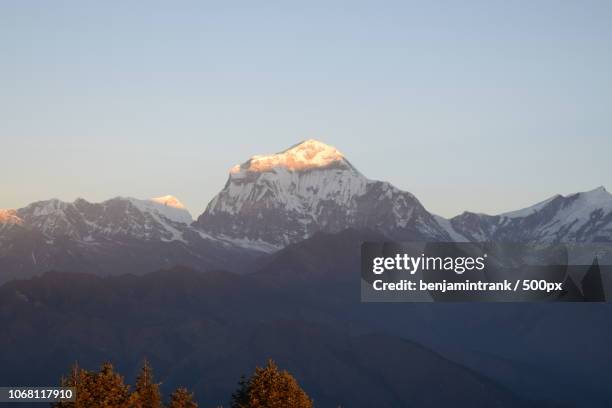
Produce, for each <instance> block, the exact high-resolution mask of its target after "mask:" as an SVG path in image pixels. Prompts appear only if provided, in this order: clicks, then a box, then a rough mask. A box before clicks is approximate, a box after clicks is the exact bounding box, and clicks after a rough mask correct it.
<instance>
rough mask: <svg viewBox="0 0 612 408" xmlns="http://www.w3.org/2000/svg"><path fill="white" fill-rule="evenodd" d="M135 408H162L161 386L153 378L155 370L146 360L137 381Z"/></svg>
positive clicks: (133, 400)
mask: <svg viewBox="0 0 612 408" xmlns="http://www.w3.org/2000/svg"><path fill="white" fill-rule="evenodd" d="M132 404H133V405H134V407H135V408H161V406H162V403H161V394H160V392H159V384H157V383H156V382H155V380H154V378H153V369H152V368H151V366H150V365H149V362H148V361H147V360H146V359H145V360H144V362H143V364H142V368H141V369H140V374H139V375H138V378H137V379H136V390H135V392H134V394H133V396H132Z"/></svg>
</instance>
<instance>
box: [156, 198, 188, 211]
mask: <svg viewBox="0 0 612 408" xmlns="http://www.w3.org/2000/svg"><path fill="white" fill-rule="evenodd" d="M151 201H153V202H156V203H159V204H163V205H165V206H166V207H172V208H178V209H180V210H186V209H187V208H186V207H185V206H184V205H183V203H181V202H180V201H179V199H178V198H176V197H175V196H173V195H165V196H161V197H155V198H152V199H151Z"/></svg>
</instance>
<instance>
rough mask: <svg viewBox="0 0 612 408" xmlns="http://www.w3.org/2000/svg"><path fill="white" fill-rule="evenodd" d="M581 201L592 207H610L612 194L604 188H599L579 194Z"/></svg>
mask: <svg viewBox="0 0 612 408" xmlns="http://www.w3.org/2000/svg"><path fill="white" fill-rule="evenodd" d="M577 195H578V196H579V199H580V200H582V201H584V202H585V204H588V205H591V206H595V207H596V206H602V207H603V206H608V205H612V194H610V193H609V192H608V190H606V189H605V187H603V186H599V187H597V188H596V189H594V190H590V191H585V192H582V193H577Z"/></svg>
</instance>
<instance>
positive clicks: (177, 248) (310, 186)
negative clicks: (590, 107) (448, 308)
mask: <svg viewBox="0 0 612 408" xmlns="http://www.w3.org/2000/svg"><path fill="white" fill-rule="evenodd" d="M349 228H352V229H356V230H368V231H376V232H378V233H380V234H381V235H382V236H384V238H385V239H389V240H397V241H411V240H412V241H418V240H421V241H425V240H427V241H473V242H481V241H510V242H539V243H559V242H583V243H591V242H612V195H611V194H610V193H608V192H607V191H606V190H605V188H603V187H599V188H597V189H595V190H592V191H587V192H582V193H576V194H572V195H569V196H561V195H557V196H554V197H551V198H549V199H547V200H545V201H542V202H541V203H538V204H535V205H533V206H531V207H527V208H524V209H521V210H518V211H513V212H508V213H504V214H500V215H486V214H478V213H473V212H464V213H462V214H460V215H458V216H456V217H453V218H450V219H446V218H443V217H440V216H438V215H435V214H432V213H430V212H429V211H427V210H426V209H425V207H424V206H423V205H422V204H421V203H420V201H419V200H418V199H417V198H416V197H415V196H414V195H413V194H411V193H409V192H406V191H402V190H400V189H398V188H396V187H394V186H393V185H391V184H390V183H387V182H384V181H376V180H371V179H368V178H367V177H365V176H364V175H362V174H361V173H360V172H359V171H358V170H357V169H356V168H355V167H354V166H353V165H352V164H351V163H350V162H349V161H348V160H347V159H346V158H345V157H344V155H343V154H342V153H341V152H339V151H338V150H337V149H336V148H334V147H332V146H329V145H326V144H324V143H322V142H319V141H316V140H312V139H310V140H306V141H304V142H301V143H299V144H297V145H295V146H292V147H290V148H289V149H287V150H284V151H282V152H280V153H277V154H272V155H266V156H253V157H251V158H250V159H249V160H247V161H246V162H244V163H242V164H240V165H237V166H235V167H233V168H232V169H231V170H230V174H229V178H228V180H227V183H226V184H225V186H224V188H223V189H222V190H221V191H220V192H219V193H218V194H217V195H216V196H215V197H214V198H213V199H212V200H211V201H210V203H209V204H208V206H207V207H206V210H205V211H204V212H203V213H202V214H201V215H200V216H199V217H197V219H196V220H195V221H194V220H193V219H192V217H191V214H190V213H189V212H188V211H187V210H186V209H185V207H184V206H183V205H182V204H181V203H180V201H179V200H178V199H176V198H175V197H172V196H164V197H159V198H154V199H150V200H138V199H134V198H126V197H116V198H112V199H110V200H107V201H104V202H101V203H91V202H88V201H86V200H84V199H82V198H79V199H77V200H75V201H74V202H72V203H68V202H63V201H60V200H57V199H52V200H47V201H39V202H35V203H32V204H30V205H28V206H26V207H24V208H20V209H11V210H0V271H1V274H2V275H1V276H0V282H3V281H7V280H10V279H13V278H18V277H29V276H33V275H37V274H40V273H42V272H44V271H47V270H52V269H58V270H74V271H85V272H91V273H96V274H101V275H109V274H122V273H127V272H129V273H136V274H139V273H146V272H149V271H151V270H154V269H158V268H161V267H171V266H173V265H177V264H181V265H187V266H192V267H195V268H198V269H204V270H207V269H215V268H221V269H230V270H234V271H237V272H243V271H245V270H246V269H248V267H249V265H251V263H252V262H254V261H255V260H256V259H257V258H260V257H261V256H262V255H264V254H267V253H273V252H275V251H278V250H279V249H281V248H283V247H286V246H287V245H289V244H292V243H296V242H300V241H302V240H305V239H307V238H309V237H312V236H313V235H315V234H316V233H318V232H326V233H337V232H340V231H343V230H345V229H349Z"/></svg>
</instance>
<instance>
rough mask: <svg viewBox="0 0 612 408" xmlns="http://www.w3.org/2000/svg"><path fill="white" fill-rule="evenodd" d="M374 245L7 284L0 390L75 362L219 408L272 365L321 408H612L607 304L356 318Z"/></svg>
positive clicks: (398, 307)
mask: <svg viewBox="0 0 612 408" xmlns="http://www.w3.org/2000/svg"><path fill="white" fill-rule="evenodd" d="M371 237H372V233H368V232H357V231H345V232H343V233H340V234H336V235H317V236H315V237H313V238H312V239H310V240H307V241H304V242H302V243H299V244H295V245H291V246H289V247H287V248H286V249H284V250H282V251H280V252H278V253H276V254H274V255H272V256H271V257H269V258H268V259H267V260H265V261H264V262H261V263H260V264H258V265H257V271H256V272H254V273H252V274H249V275H237V274H233V273H230V272H224V271H212V272H199V271H195V270H192V269H189V268H184V267H175V268H172V269H167V270H160V271H157V272H153V273H149V274H146V275H144V276H131V275H122V276H114V277H106V278H101V277H96V276H94V275H91V274H80V273H66V272H49V273H46V274H44V275H43V276H41V277H38V278H33V279H30V280H22V281H13V282H9V283H7V284H5V285H3V286H2V287H0V323H1V324H2V327H3V330H2V332H1V333H0V363H1V364H0V383H2V384H11V385H20V384H28V385H35V384H38V385H50V384H56V383H57V379H58V378H60V377H61V376H62V375H63V374H65V371H66V367H69V366H70V364H72V363H73V362H74V361H78V362H79V364H80V365H81V366H82V367H89V368H96V367H99V366H100V364H102V363H103V362H105V361H112V362H114V363H116V368H117V370H118V371H119V372H121V373H124V375H125V376H126V377H128V378H135V377H136V376H137V375H138V371H139V369H140V364H141V362H142V359H143V358H145V357H146V358H148V359H149V360H150V362H151V365H152V366H153V367H155V369H156V374H157V377H158V380H159V381H160V382H161V391H162V392H163V394H164V395H169V393H171V392H172V391H173V390H174V389H176V388H177V387H179V386H185V387H187V388H188V389H189V390H190V391H194V392H195V395H196V397H197V399H198V402H199V403H200V405H201V406H216V404H224V406H228V403H229V398H230V396H231V394H232V392H234V390H235V387H236V381H237V379H238V378H240V376H241V375H243V374H245V373H249V372H252V371H253V370H254V368H255V367H256V366H257V365H259V364H261V362H263V361H266V360H267V359H268V358H273V359H274V360H275V361H277V362H278V364H279V365H280V366H281V367H284V368H287V369H288V370H289V372H291V373H292V375H293V376H294V377H295V378H296V380H297V381H298V382H299V383H300V384H301V385H302V386H303V387H304V389H305V390H307V391H308V394H309V396H310V397H312V398H313V400H314V402H315V406H319V407H328V406H331V407H336V406H338V405H341V406H344V407H372V406H377V407H402V406H419V407H427V406H430V407H438V406H455V407H461V406H465V407H491V406H494V407H517V406H518V407H521V406H538V407H541V406H562V404H564V403H565V404H569V405H570V406H571V405H572V404H573V405H575V404H576V402H577V401H584V402H585V403H586V404H587V405H588V406H593V407H598V406H601V407H603V406H607V405H609V403H610V402H611V401H610V396H609V393H608V386H607V384H609V381H610V380H611V374H610V372H609V361H610V355H611V354H610V351H609V347H608V346H609V344H610V340H611V330H610V329H609V324H607V322H608V317H607V316H608V315H609V312H610V310H609V308H608V306H607V305H598V304H594V305H566V304H541V305H534V304H524V305H489V304H485V305H461V304H451V305H442V304H436V305H427V304H421V305H418V304H364V303H361V302H360V298H359V269H358V267H356V263H357V262H358V256H355V254H356V253H357V252H356V251H358V249H359V245H360V243H361V242H362V241H364V240H367V239H369V238H371ZM551 339H554V341H551ZM423 345H426V347H424V346H423ZM527 358H529V359H527ZM587 374H590V375H588V376H587ZM560 384H561V385H563V387H559V385H560ZM559 404H561V405H559Z"/></svg>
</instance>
